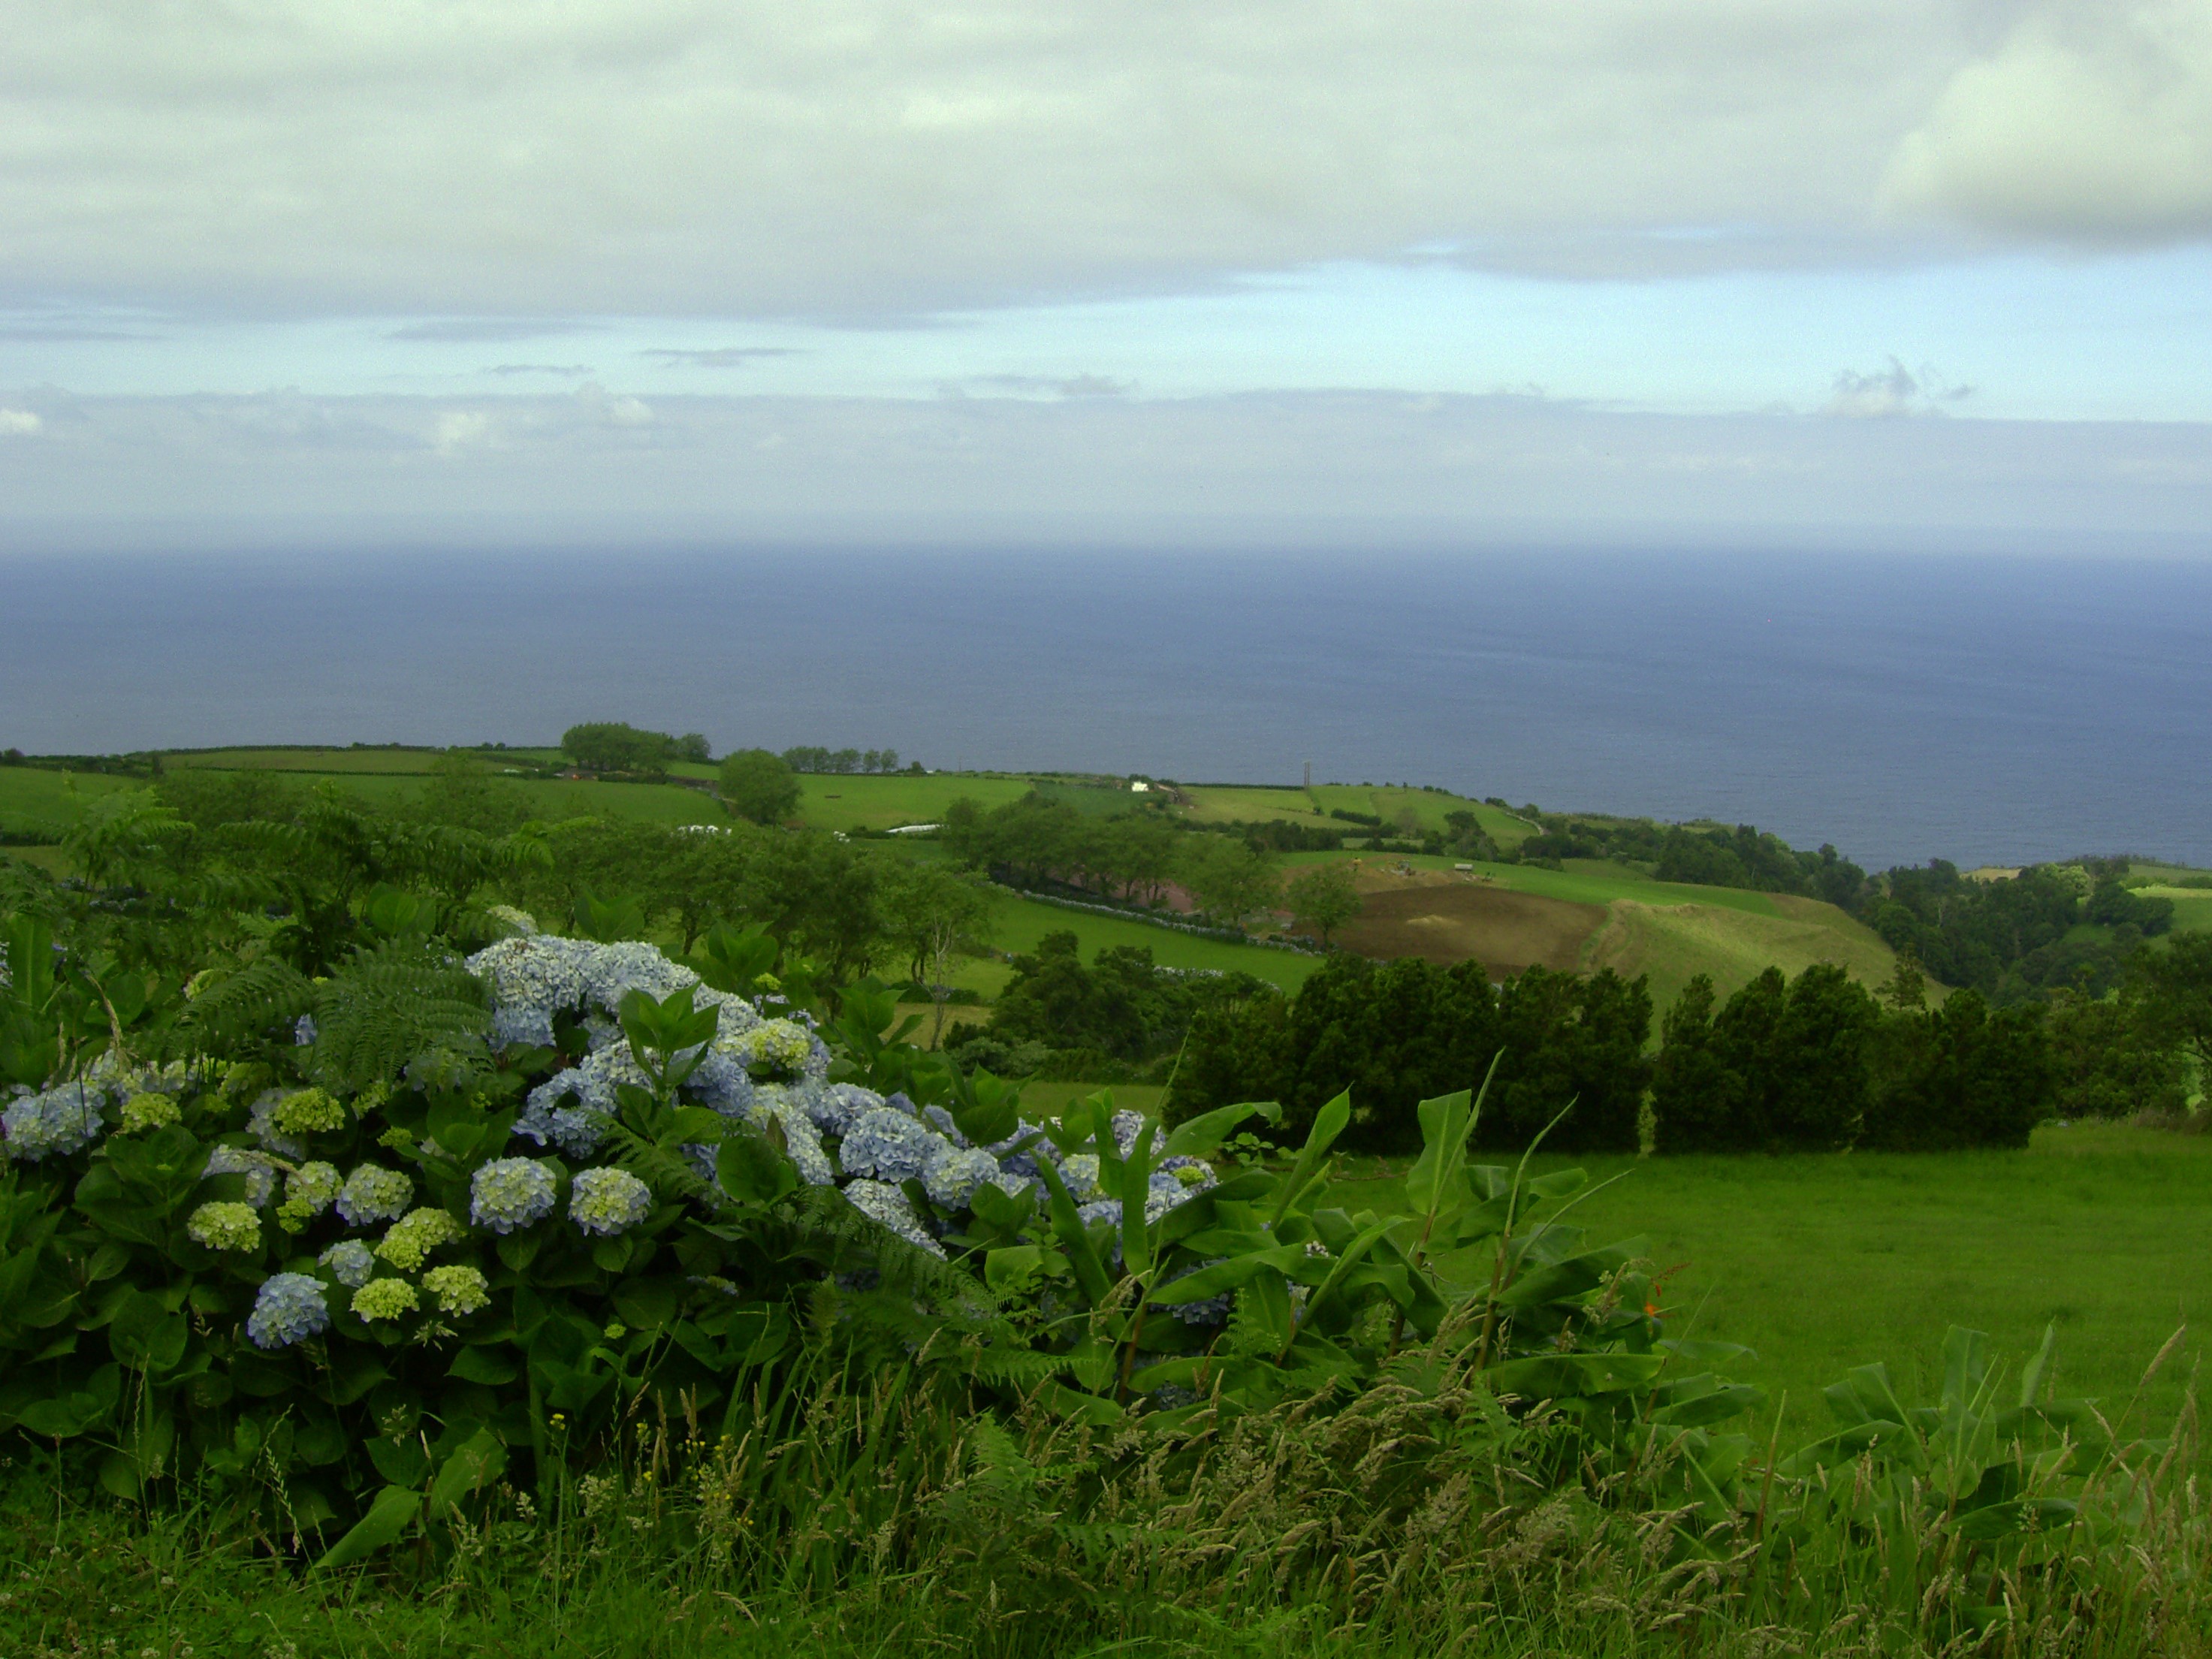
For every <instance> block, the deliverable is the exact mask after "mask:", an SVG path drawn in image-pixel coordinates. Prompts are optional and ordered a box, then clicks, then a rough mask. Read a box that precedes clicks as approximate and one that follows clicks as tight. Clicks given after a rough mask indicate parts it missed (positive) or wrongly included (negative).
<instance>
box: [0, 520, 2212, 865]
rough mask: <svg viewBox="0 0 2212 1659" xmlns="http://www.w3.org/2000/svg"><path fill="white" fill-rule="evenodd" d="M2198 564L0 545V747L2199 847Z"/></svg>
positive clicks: (2152, 850) (2211, 725)
mask: <svg viewBox="0 0 2212 1659" xmlns="http://www.w3.org/2000/svg"><path fill="white" fill-rule="evenodd" d="M2208 714H2212V568H2208V567H2203V566H2197V565H2190V564H2186V563H2179V562H2125V561H2119V560H2113V559H2077V560H2070V561H2069V560H2062V559H2054V558H2048V557H2037V558H2033V559H2028V558H2021V559H2002V558H1996V557H1990V556H1978V557H1971V558H1969V557H1964V556H1960V557H1949V558H1947V557H1934V556H1913V557H1906V556H1879V557H1876V556H1865V557H1847V556H1836V555H1820V556H1814V555H1809V554H1792V555H1789V556H1782V555H1774V556H1754V555H1750V554H1725V555H1723V554H1712V553H1696V554H1687V553H1685V554H1669V553H1660V552H1650V551H1644V552H1638V553H1634V554H1630V553H1613V554H1599V553H1590V552H1561V551H1548V550H1524V551H1518V552H1488V551H1486V552H1481V553H1470V554H1460V555H1449V556H1447V555H1443V554H1423V555H1413V554H1390V555H1388V556H1384V555H1375V556H1345V555H1341V554H1339V555H1332V556H1320V555H1303V554H1302V555H1297V556H1290V555H1284V556H1267V555H1261V554H1254V553H1235V554H1231V553H1207V554H1202V555H1200V554H1192V555H1188V556H1180V555H1164V554H1159V553H1129V554H1109V553H1098V552H1086V553H1071V552H1064V551H1054V552H1039V553H1034V554H1028V555H1022V554H1017V553H1011V552H993V553H955V552H946V551H942V550H876V551H867V552H854V551H828V552H825V551H820V550H763V549H748V550H729V551H720V552H710V551H702V550H685V551H682V552H670V551H665V550H661V551H654V550H619V549H600V550H591V551H574V550H567V551H542V552H536V553H530V554H522V553H513V552H498V553H488V552H482V551H472V552H468V553H452V554H446V555H435V556H434V555H429V554H421V553H406V554H398V553H394V554H380V555H375V556H370V555H366V554H361V553H348V554H344V555H343V556H341V555H338V554H333V553H315V552H307V551H302V552H300V553H296V554H294V555H291V556H284V557H276V556H269V555H256V556H235V557H216V556H208V555H201V554H193V555H183V554H179V555H175V556H167V557H149V556H129V557H124V556H90V555H77V556H70V557H69V558H60V557H55V558H43V557H38V556H27V555H16V556H11V557H9V558H7V559H6V560H5V561H4V562H0V746H4V745H6V744H15V745H17V746H20V747H21V748H23V749H26V750H32V751H34V752H55V751H64V752H79V753H82V752H94V751H108V750H123V749H137V748H148V747H155V746H179V747H181V746H194V745H211V744H228V743H240V742H292V743H305V742H334V743H346V742H351V741H355V740H356V739H358V740H362V741H402V742H410V743H449V742H475V741H481V740H489V739H492V738H502V739H505V740H506V741H508V742H510V743H544V742H550V741H551V740H552V739H554V738H556V737H557V736H558V734H559V733H560V732H561V731H562V728H563V727H565V726H568V725H569V724H570V723H572V722H574V721H576V720H593V719H621V720H631V721H634V722H636V723H638V724H641V725H646V726H659V727H662V728H665V729H671V730H676V731H702V732H706V733H707V734H708V736H709V737H710V738H712V739H713V740H714V744H715V745H716V748H717V750H718V752H719V751H720V750H724V749H727V748H732V747H738V746H743V745H746V744H764V745H766V746H768V747H770V748H775V749H781V748H784V747H786V746H788V745H790V744H799V743H807V744H815V743H819V744H829V745H832V746H842V745H846V744H850V745H854V746H856V747H861V748H877V747H884V746H889V747H891V748H895V749H896V750H898V751H899V752H900V753H901V755H902V756H905V757H915V758H919V759H921V760H922V761H923V762H924V763H927V764H929V765H932V766H945V767H950V766H967V767H1005V768H1030V767H1033V768H1065V769H1094V770H1098V771H1104V772H1125V771H1144V772H1147V773H1152V774H1154V775H1163V776H1169V777H1175V778H1180V779H1182V780H1185V781H1216V780H1238V781H1255V782H1285V783H1287V782H1294V781H1297V779H1298V778H1299V776H1300V775H1301V771H1302V769H1303V767H1304V763H1306V762H1308V761H1310V762H1311V763H1312V764H1313V775H1314V776H1315V778H1316V781H1328V780H1338V781H1346V782H1363V781H1373V782H1377V783H1380V782H1384V781H1391V782H1397V781H1412V782H1417V783H1438V784H1443V785H1446V786H1449V787H1452V788H1454V789H1456V790H1461V791H1463V792H1467V793H1473V794H1475V795H1500V796H1504V797H1506V798H1508V799H1511V800H1512V801H1514V802H1516V804H1517V803H1521V802H1524V801H1534V802H1537V803H1539V804H1540V805H1543V806H1545V807H1547V808H1577V809H1584V810H1595V811H1620V812H1637V813H1650V814H1654V815H1656V816H1659V817H1668V818H1685V817H1717V818H1720V819H1723V820H1726V821H1729V822H1741V823H1757V824H1759V825H1760V826H1761V827H1763V828H1769V829H1774V830H1777V831H1778V832H1779V833H1780V834H1782V835H1784V836H1787V837H1788V838H1789V839H1790V840H1791V841H1792V842H1796V843H1798V844H1800V845H1817V844H1819V843H1820V842H1833V843H1834V844H1835V845H1836V846H1837V847H1838V848H1840V849H1842V850H1843V851H1844V853H1845V854H1848V855H1849V856H1850V857H1853V858H1856V859H1857V860H1861V861H1862V862H1863V863H1867V864H1869V866H1887V865H1889V864H1893V863H1905V862H1917V861H1920V860H1925V859H1928V858H1930V857H1944V858H1949V859H1952V860H1956V861H1958V862H1960V864H1962V865H1972V864H1978V863H1984V862H2003V863H2010V862H2016V861H2019V860H2031V859H2041V858H2056V857H2063V856H2066V855H2069V854H2079V853H2082V852H2123V851H2125V852H2134V853H2137V854H2147V855H2158V856H2164V857H2169V858H2180V859H2187V860H2191V861H2194V862H2197V863H2200V864H2208V865H2212V814H2208V811H2207V807H2208V804H2212V721H2208V718H2207V716H2208Z"/></svg>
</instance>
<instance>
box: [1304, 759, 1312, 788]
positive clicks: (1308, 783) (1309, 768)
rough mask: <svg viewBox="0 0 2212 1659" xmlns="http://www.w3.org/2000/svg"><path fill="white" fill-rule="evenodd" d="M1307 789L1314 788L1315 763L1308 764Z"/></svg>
mask: <svg viewBox="0 0 2212 1659" xmlns="http://www.w3.org/2000/svg"><path fill="white" fill-rule="evenodd" d="M1306 787H1307V788H1309V789H1310V788H1312V787H1313V763H1312V762H1311V761H1308V762H1307V763H1306Z"/></svg>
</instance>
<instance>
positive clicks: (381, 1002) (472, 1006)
mask: <svg viewBox="0 0 2212 1659" xmlns="http://www.w3.org/2000/svg"><path fill="white" fill-rule="evenodd" d="M314 1004H315V1006H314V1014H315V1070H316V1071H317V1073H319V1075H320V1076H321V1078H322V1080H323V1081H324V1082H325V1083H326V1084H329V1085H334V1086H337V1087H343V1088H350V1089H365V1088H367V1087H368V1086H369V1085H372V1084H376V1083H387V1082H390V1081H391V1080H392V1079H394V1078H396V1077H398V1075H399V1073H401V1072H402V1071H404V1070H405V1069H406V1067H407V1066H408V1064H409V1063H410V1061H412V1060H416V1059H418V1058H420V1057H421V1056H422V1055H424V1054H431V1053H434V1052H436V1053H443V1054H453V1055H457V1056H461V1057H471V1056H476V1055H478V1054H481V1053H482V1052H483V1036H484V1032H485V1031H486V1030H487V1029H489V1026H490V1024H491V1014H490V1012H489V1010H487V1009H486V1008H485V1006H484V1005H483V987H482V986H481V985H479V984H478V983H477V981H476V979H475V978H474V976H473V975H471V974H470V973H469V972H468V971H467V970H466V969H464V968H462V967H461V966H460V964H459V963H457V962H454V961H453V960H451V959H450V958H449V957H447V955H446V954H445V953H444V952H442V951H436V950H434V949H431V948H428V947H426V946H424V945H422V944H421V943H420V942H419V941H412V940H410V941H398V942H394V943H392V944H390V945H381V946H380V947H378V948H377V949H375V950H373V951H358V952H356V954H355V957H354V959H353V960H352V961H351V962H350V963H348V964H347V965H346V966H345V967H344V968H343V969H340V970H339V971H338V972H337V973H336V974H334V975H331V977H330V978H329V979H328V980H325V981H324V982H323V983H322V984H320V985H319V986H317V987H315V998H314Z"/></svg>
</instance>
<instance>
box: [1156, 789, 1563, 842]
mask: <svg viewBox="0 0 2212 1659" xmlns="http://www.w3.org/2000/svg"><path fill="white" fill-rule="evenodd" d="M1183 793H1185V794H1187V795H1188V796H1189V797H1190V803H1191V804H1190V805H1189V807H1188V809H1186V811H1185V812H1184V816H1185V817H1188V819H1189V820H1190V821H1191V822H1193V823H1240V822H1241V823H1266V822H1267V821H1268V820H1270V819H1276V818H1279V819H1283V820H1285V821H1287V822H1290V823H1314V824H1320V825H1323V826H1325V827H1327V828H1328V829H1342V830H1345V831H1346V832H1347V833H1352V832H1355V831H1357V830H1358V829H1359V828H1360V826H1359V825H1358V824H1347V823H1345V822H1344V821H1343V820H1342V819H1341V818H1332V817H1329V816H1328V814H1329V813H1330V812H1332V811H1347V812H1365V813H1370V814H1372V815H1373V816H1375V817H1379V818H1382V819H1383V821H1384V822H1385V823H1396V822H1397V819H1398V815H1399V814H1400V813H1401V811H1404V810H1405V809H1406V808H1407V807H1411V808H1412V809H1413V815H1414V817H1415V818H1416V819H1417V820H1418V822H1419V824H1420V826H1421V828H1422V829H1439V830H1440V829H1446V828H1447V827H1448V826H1447V825H1446V824H1445V823H1444V817H1445V815H1446V814H1447V813H1451V812H1472V813H1474V816H1475V818H1476V821H1477V822H1478V823H1480V824H1481V826H1482V828H1483V829H1484V830H1485V831H1486V833H1487V834H1488V835H1489V836H1490V838H1491V839H1492V841H1495V842H1498V845H1499V846H1501V847H1517V846H1519V845H1520V844H1521V843H1522V842H1523V841H1525V840H1527V839H1528V837H1529V836H1531V835H1533V834H1534V833H1535V831H1534V828H1533V827H1532V826H1531V825H1530V824H1528V823H1527V822H1526V821H1525V820H1523V819H1521V818H1518V817H1514V816H1513V814H1511V813H1510V812H1502V811H1499V810H1498V808H1497V807H1495V806H1491V805H1486V804H1485V803H1483V802H1481V801H1476V800H1468V799H1466V798H1465V797H1464V796H1461V795H1451V794H1444V793H1439V792H1437V791H1436V790H1433V789H1404V788H1399V787H1395V786H1392V785H1388V784H1385V785H1382V786H1379V787H1370V786H1364V785H1359V784H1346V783H1317V784H1316V785H1315V786H1314V787H1312V788H1311V789H1304V788H1287V787H1286V788H1280V789H1270V788H1265V787H1260V786H1257V785H1243V786H1239V785H1234V784H1199V785H1187V786H1184V787H1183Z"/></svg>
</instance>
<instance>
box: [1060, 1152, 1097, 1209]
mask: <svg viewBox="0 0 2212 1659" xmlns="http://www.w3.org/2000/svg"><path fill="white" fill-rule="evenodd" d="M1060 1180H1061V1182H1064V1183H1065V1184H1066V1188H1067V1195H1068V1196H1069V1197H1070V1198H1072V1199H1073V1200H1075V1201H1076V1202H1077V1203H1078V1204H1081V1203H1084V1202H1085V1201H1086V1200H1090V1199H1093V1198H1096V1197H1097V1196H1098V1195H1099V1194H1100V1192H1101V1191H1102V1190H1103V1188H1100V1186H1099V1185H1098V1154H1097V1153H1096V1152H1078V1153H1077V1154H1076V1155H1075V1156H1074V1157H1073V1158H1069V1159H1067V1160H1066V1162H1065V1163H1063V1164H1061V1165H1060Z"/></svg>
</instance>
